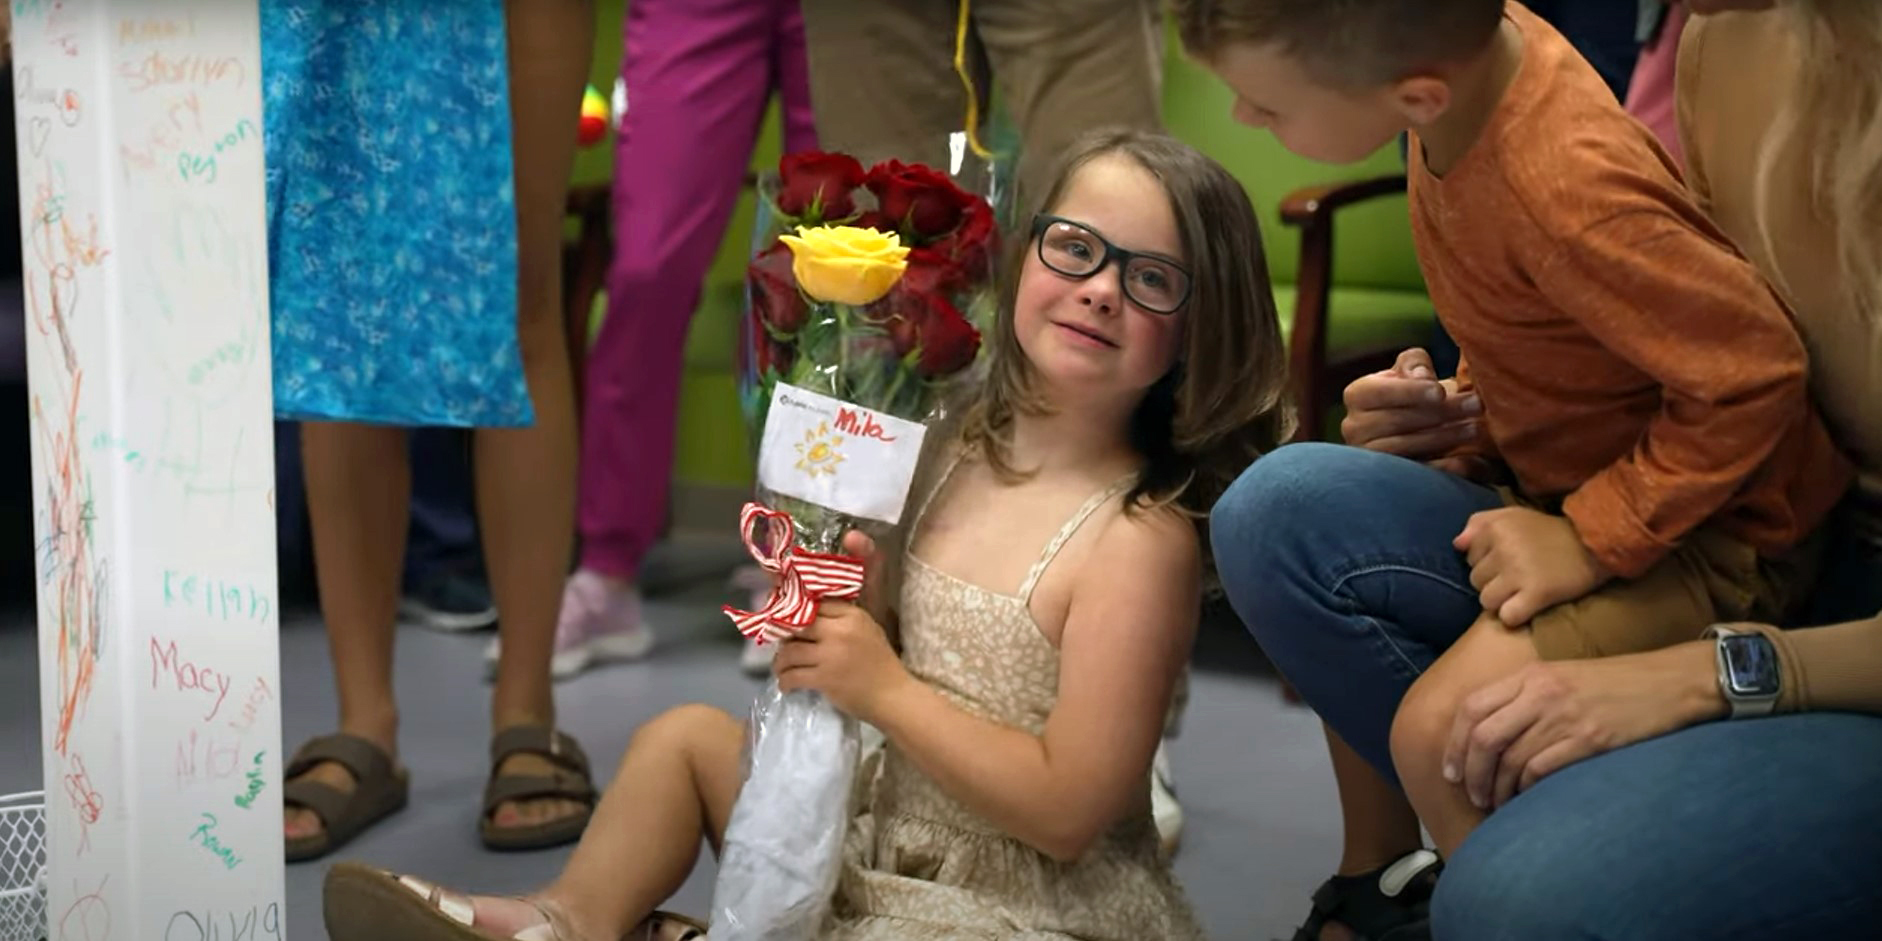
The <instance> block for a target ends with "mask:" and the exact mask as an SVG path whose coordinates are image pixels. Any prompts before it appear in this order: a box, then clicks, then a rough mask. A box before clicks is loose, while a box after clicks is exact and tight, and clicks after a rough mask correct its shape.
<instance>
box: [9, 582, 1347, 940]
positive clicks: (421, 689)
mask: <svg viewBox="0 0 1882 941" xmlns="http://www.w3.org/2000/svg"><path fill="white" fill-rule="evenodd" d="M721 600H722V599H721V597H720V596H719V593H718V592H717V591H715V590H714V589H713V588H712V587H711V585H710V583H708V584H706V585H702V586H696V587H695V588H693V589H691V590H689V591H687V592H685V593H683V594H680V595H677V596H670V597H668V598H665V599H663V600H661V601H658V602H655V603H653V604H652V605H650V612H649V614H650V617H651V618H653V619H655V623H657V624H658V625H660V628H661V631H660V633H661V637H662V640H663V643H662V645H661V647H660V649H659V650H658V651H657V653H656V655H655V657H654V658H653V659H652V660H650V661H648V662H646V663H641V664H633V665H625V666H616V667H609V668H606V669H601V670H597V671H593V672H591V673H589V674H587V675H585V676H582V677H580V678H578V679H576V680H573V681H570V682H568V683H565V684H563V686H562V687H561V689H560V703H561V709H562V713H563V722H564V724H565V726H566V727H567V728H568V729H570V730H571V731H572V732H573V733H574V734H576V735H577V736H578V737H580V738H581V740H582V742H583V743H584V745H585V746H586V747H587V749H588V751H589V753H590V755H591V756H592V757H593V758H594V760H595V761H596V762H597V764H598V765H600V766H602V767H603V768H609V767H611V765H612V763H613V761H614V760H615V759H617V758H618V756H619V755H620V754H621V750H622V749H623V748H624V747H625V746H626V744H627V739H628V736H629V735H630V733H631V732H632V731H633V729H634V728H635V726H636V725H638V724H639V723H641V722H643V721H645V720H646V719H648V718H650V717H651V716H653V715H655V714H657V713H659V712H660V711H661V710H663V709H666V708H668V707H670V706H673V705H676V704H679V703H684V702H706V703H711V704H714V705H717V706H720V707H723V708H725V709H729V710H734V711H742V710H743V709H744V708H745V707H746V706H747V705H748V703H749V700H750V697H751V695H752V693H753V691H754V689H755V686H754V684H753V682H752V681H750V680H747V679H746V678H745V677H744V676H743V675H742V674H740V673H739V672H738V670H737V667H736V661H737V657H738V650H739V648H738V645H737V638H736V637H735V636H734V635H733V634H732V633H731V631H730V629H729V627H728V625H727V624H726V622H725V620H724V618H723V617H722V616H721V615H719V614H718V608H717V605H718V603H719V602H720V601H721ZM1237 633H1238V632H1236V631H1234V630H1233V629H1232V628H1227V627H1216V628H1213V629H1210V630H1208V631H1207V632H1206V634H1205V637H1204V640H1203V642H1202V643H1201V644H1199V650H1198V656H1197V664H1198V667H1197V672H1196V674H1195V676H1194V680H1193V687H1192V689H1193V692H1192V701H1191V706H1190V710H1189V713H1188V717H1187V720H1186V722H1185V725H1184V729H1183V732H1182V735H1181V737H1180V738H1178V739H1177V740H1176V742H1175V743H1174V744H1173V745H1172V748H1171V755H1172V757H1173V759H1174V762H1175V767H1176V776H1177V783H1178V788H1179V790H1180V794H1181V797H1182V802H1183V806H1184V810H1185V812H1186V814H1187V817H1188V826H1187V827H1186V829H1185V833H1184V841H1183V847H1182V850H1181V852H1180V854H1179V855H1178V857H1177V871H1178V874H1179V875H1180V876H1181V878H1182V879H1183V882H1184V884H1185V886H1186V887H1187V888H1188V890H1189V893H1190V895H1191V897H1192V899H1193V900H1194V901H1195V903H1196V905H1197V907H1198V908H1199V909H1200V910H1201V912H1202V914H1203V917H1204V919H1205V922H1206V924H1207V925H1208V927H1209V930H1210V932H1211V936H1212V937H1215V938H1222V939H1233V941H1255V939H1266V938H1270V937H1277V936H1278V937H1286V936H1287V933H1288V931H1290V930H1291V927H1290V925H1291V923H1292V922H1293V921H1294V920H1296V919H1298V918H1299V917H1300V916H1301V915H1303V914H1304V913H1305V910H1306V904H1307V896H1308V893H1309V892H1311V891H1312V888H1313V886H1314V885H1316V884H1317V883H1318V882H1319V881H1320V879H1321V878H1323V876H1324V874H1325V873H1326V872H1327V871H1329V870H1330V867H1331V866H1332V865H1333V863H1334V861H1335V858H1336V856H1337V855H1338V849H1339V842H1338V841H1339V823H1338V816H1337V810H1336V804H1335V802H1334V798H1333V792H1332V778H1331V774H1330V773H1329V771H1328V770H1327V766H1326V757H1325V751H1324V745H1323V743H1322V740H1321V737H1320V730H1319V725H1318V723H1317V722H1316V721H1315V720H1314V718H1313V717H1312V715H1311V714H1310V713H1308V712H1306V711H1305V710H1303V709H1299V708H1296V707H1290V706H1286V705H1284V704H1283V703H1282V702H1281V698H1280V693H1279V690H1278V688H1277V686H1276V685H1275V683H1274V681H1273V680H1272V679H1270V678H1268V677H1266V676H1264V675H1262V674H1261V673H1260V672H1259V670H1258V669H1257V668H1255V667H1253V666H1252V665H1251V664H1250V663H1249V652H1248V650H1247V649H1246V645H1247V642H1246V641H1245V640H1244V639H1243V638H1241V637H1238V636H1237ZM485 636H486V635H470V636H448V635H440V634H435V633H430V632H426V631H422V630H418V629H413V628H402V629H401V636H400V638H399V641H400V646H399V662H398V684H399V692H400V695H401V708H402V711H403V719H404V759H405V761H406V763H407V764H408V765H409V766H410V767H411V770H412V774H413V793H412V806H411V807H410V808H409V809H407V810H406V811H405V812H404V813H402V814H400V815H399V816H397V817H395V818H393V819H392V820H390V821H388V822H387V823H386V824H384V825H382V826H380V827H379V828H377V829H376V830H374V831H373V832H371V833H369V834H367V835H366V836H363V837H361V838H360V839H359V840H358V841H356V842H355V843H353V844H352V845H351V846H349V847H347V848H346V850H345V851H344V852H343V853H342V854H341V855H342V856H343V857H345V858H353V859H363V860H370V861H371V862H373V863H374V864H377V865H383V866H386V867H389V868H392V869H397V870H404V871H411V872H415V873H420V874H423V875H425V876H427V877H430V878H434V879H437V880H439V881H441V882H444V883H446V884H449V885H452V886H457V887H463V888H471V889H476V890H480V891H499V892H502V891H511V892H514V891H521V890H525V889H528V888H530V887H531V886H533V885H535V884H537V883H540V882H542V881H543V880H545V879H547V878H548V877H549V876H550V875H551V874H552V873H554V872H555V871H556V869H557V867H558V866H559V865H560V864H561V863H562V861H563V860H564V859H565V858H566V855H567V854H566V851H553V852H544V853H533V854H524V855H497V854H492V853H489V852H486V851H484V850H483V849H482V848H481V846H480V845H479V844H478V842H477V838H476V832H475V815H476V810H477V802H478V798H479V794H480V792H481V788H482V787H483V776H484V772H485V765H484V761H485V758H484V743H485V735H486V731H485V728H484V727H483V726H482V725H481V723H480V721H479V720H481V718H482V716H483V715H484V709H485V706H486V703H487V687H486V686H485V685H484V683H483V680H482V676H483V670H482V663H481V661H480V651H481V648H482V646H483V644H484V643H485ZM281 645H282V662H283V665H284V676H283V677H282V688H283V691H284V692H283V696H284V714H285V720H284V721H285V726H286V728H285V734H286V737H287V739H288V742H289V744H290V745H291V744H293V743H296V742H298V741H300V740H301V739H303V738H305V737H307V736H310V735H314V734H318V733H321V732H325V731H329V730H330V729H329V727H328V726H329V723H330V722H331V721H332V716H333V715H334V698H333V691H332V686H331V683H330V680H329V675H328V666H327V664H328V661H327V654H326V647H325V638H324V636H323V635H322V633H321V630H320V625H319V622H318V621H317V620H316V619H315V618H314V617H313V616H312V615H310V614H305V613H303V614H300V615H297V616H290V618H289V619H288V622H287V624H286V626H285V627H284V628H283V630H282V636H281ZM34 656H35V654H34V646H33V637H32V631H31V625H30V623H28V621H27V617H26V615H24V614H18V615H13V616H12V617H10V618H9V619H7V621H6V622H5V623H4V624H0V755H5V756H6V758H7V760H5V761H4V762H0V793H10V792H12V791H17V790H30V789H37V788H39V787H40V786H41V782H40V780H39V776H38V775H39V763H38V760H37V756H36V748H37V743H38V730H37V725H36V722H37V718H36V717H37V712H38V695H37V691H36V686H37V682H36V672H35V668H34ZM16 756H22V757H25V758H26V759H27V760H24V761H20V760H16ZM325 868H326V865H325V863H324V862H323V863H313V864H306V865H299V866H293V867H290V868H289V869H288V883H287V884H288V928H289V931H290V932H291V933H292V934H291V936H292V937H294V938H299V939H308V938H317V937H323V936H324V932H323V931H322V930H321V924H320V902H319V893H320V880H321V877H322V875H323V873H324V872H325ZM711 884H712V878H711V871H710V858H709V857H705V858H703V859H702V862H701V865H700V867H699V868H698V869H697V870H695V871H694V873H693V875H692V878H691V879H689V880H688V882H687V883H686V886H685V888H684V889H683V890H682V891H681V892H680V894H679V896H678V897H677V898H676V899H675V900H674V902H673V907H674V908H675V909H676V910H679V911H686V912H691V913H695V914H700V915H703V914H705V913H706V911H707V903H708V901H709V894H710V891H711Z"/></svg>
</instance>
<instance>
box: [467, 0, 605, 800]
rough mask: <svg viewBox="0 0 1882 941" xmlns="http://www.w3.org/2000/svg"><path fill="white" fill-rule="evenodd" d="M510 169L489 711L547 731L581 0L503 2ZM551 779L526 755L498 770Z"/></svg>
mask: <svg viewBox="0 0 1882 941" xmlns="http://www.w3.org/2000/svg"><path fill="white" fill-rule="evenodd" d="M505 12H506V15H507V20H508V26H509V50H510V111H511V121H512V125H513V133H512V136H513V139H514V151H515V159H516V170H515V176H516V223H517V231H516V241H517V268H518V298H517V300H518V310H517V335H518V342H519V344H520V346H521V350H522V357H523V369H524V373H525V375H526V377H527V379H528V384H529V394H530V398H531V400H532V402H533V403H534V405H535V412H536V421H535V424H534V425H532V426H531V427H528V428H518V429H507V428H505V429H479V430H478V432H477V434H476V438H475V448H476V468H477V508H478V517H479V519H480V521H481V522H482V524H483V541H484V557H485V561H486V567H487V568H488V569H489V572H490V587H491V591H492V594H493V595H494V596H495V598H496V602H497V610H498V611H499V612H500V614H501V618H502V620H501V630H502V650H503V657H502V660H501V662H500V663H499V665H498V668H497V680H496V692H495V696H494V698H493V701H492V703H491V713H492V716H491V718H492V723H493V724H494V725H495V727H496V728H498V729H503V728H508V727H511V726H516V725H528V724H549V723H553V722H554V721H555V699H554V694H553V692H552V690H551V686H550V678H549V657H550V654H551V652H552V650H553V648H554V644H555V621H556V613H557V609H558V608H559V606H560V604H561V600H562V579H563V578H564V577H565V576H566V575H567V574H568V565H569V556H570V552H571V550H572V548H573V543H574V538H575V537H574V532H575V529H574V527H575V399H574V395H575V393H574V388H573V384H572V379H571V377H570V370H569V362H568V352H567V348H566V347H565V345H564V338H563V332H562V284H561V278H562V274H561V245H562V217H563V212H564V202H565V200H566V198H567V192H568V180H569V174H570V173H571V172H572V171H573V167H574V160H575V126H576V123H577V117H578V115H579V114H580V108H581V94H582V88H583V86H584V83H585V82H586V81H587V76H588V62H589V58H590V56H591V54H592V51H593V48H594V35H595V11H594V5H593V3H592V0H508V2H507V3H506V4H505ZM499 770H501V771H503V772H506V773H515V774H550V773H553V770H554V769H553V767H552V766H551V765H550V764H549V762H548V761H547V760H546V759H544V758H542V757H540V756H535V755H517V756H514V757H512V758H510V759H509V760H508V761H506V762H505V763H504V766H503V767H502V768H501V769H499ZM582 809H583V808H582V807H581V805H579V804H576V803H574V802H571V801H561V800H548V801H529V802H524V803H521V804H511V805H505V806H503V807H500V808H498V809H497V812H496V814H495V819H496V822H497V823H498V824H499V825H510V826H513V825H519V824H529V823H537V822H541V821H545V820H550V819H554V818H556V817H560V816H565V815H570V814H575V813H579V812H581V810H582Z"/></svg>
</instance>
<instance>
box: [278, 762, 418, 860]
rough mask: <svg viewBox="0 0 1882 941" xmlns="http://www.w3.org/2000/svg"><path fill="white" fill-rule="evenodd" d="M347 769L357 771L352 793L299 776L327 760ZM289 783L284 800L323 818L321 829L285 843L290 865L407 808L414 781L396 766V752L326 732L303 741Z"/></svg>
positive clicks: (330, 849) (285, 774) (283, 792)
mask: <svg viewBox="0 0 1882 941" xmlns="http://www.w3.org/2000/svg"><path fill="white" fill-rule="evenodd" d="M329 761H330V762H333V763H334V764H337V765H340V766H342V767H344V768H345V769H346V770H347V771H348V772H349V773H351V774H352V775H353V790H352V792H351V793H349V792H347V791H342V790H340V789H339V788H336V787H333V786H332V785H329V784H324V783H322V782H320V781H313V780H308V779H306V778H303V777H301V775H304V774H306V773H307V772H309V771H312V770H313V768H314V766H315V765H319V764H322V763H325V762H329ZM283 777H284V778H286V780H287V785H286V786H285V787H283V788H282V790H281V795H282V801H283V802H284V803H286V804H287V806H289V807H303V808H306V809H307V810H311V811H313V812H314V816H316V817H319V818H320V832H319V833H316V834H314V835H313V836H306V837H296V838H294V839H291V840H288V841H287V861H288V862H290V863H298V862H305V861H306V860H310V859H318V858H320V857H322V856H325V855H327V854H328V853H331V852H333V851H334V850H337V849H339V848H340V847H342V846H345V845H346V844H347V843H348V842H349V841H351V840H352V839H353V838H354V837H356V836H358V835H360V833H362V832H364V831H365V830H366V828H367V827H370V826H372V825H373V824H375V823H378V822H379V821H381V820H384V819H385V818H386V817H389V816H391V815H392V814H394V813H396V812H398V811H400V810H403V809H404V808H405V799H406V795H407V794H408V793H409V792H410V790H411V781H410V779H409V778H408V776H407V775H406V773H405V769H403V768H394V767H393V766H392V756H390V755H387V754H386V753H385V750H384V749H382V748H380V747H379V746H377V745H374V744H373V743H371V742H369V741H367V740H365V739H363V738H360V737H358V736H356V735H347V734H345V733H344V732H342V733H336V734H333V735H323V736H321V737H320V738H316V739H313V740H311V741H309V742H308V743H307V744H305V745H302V746H301V747H300V750H299V751H296V752H295V753H294V758H293V759H292V760H290V761H289V762H288V766H287V769H286V770H285V771H284V772H283Z"/></svg>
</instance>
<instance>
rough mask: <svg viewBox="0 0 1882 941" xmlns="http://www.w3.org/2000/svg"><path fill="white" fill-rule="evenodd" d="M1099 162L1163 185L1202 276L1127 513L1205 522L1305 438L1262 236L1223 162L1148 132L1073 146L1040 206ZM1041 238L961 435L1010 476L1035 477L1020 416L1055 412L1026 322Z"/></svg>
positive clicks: (1139, 434)
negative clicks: (1296, 431)
mask: <svg viewBox="0 0 1882 941" xmlns="http://www.w3.org/2000/svg"><path fill="white" fill-rule="evenodd" d="M1099 158H1116V159H1123V160H1129V161H1131V162H1132V163H1134V164H1136V165H1137V166H1139V167H1141V168H1143V169H1144V170H1145V171H1147V172H1149V173H1150V174H1151V175H1152V176H1154V177H1156V179H1157V181H1158V182H1159V183H1161V184H1162V186H1163V190H1164V192H1165V193H1166V194H1168V196H1169V201H1170V211H1171V212H1172V213H1173V214H1174V215H1175V217H1176V226H1177V231H1178V232H1179V233H1180V235H1181V237H1182V244H1183V257H1184V259H1185V260H1186V262H1187V267H1188V269H1189V270H1190V272H1191V276H1190V277H1191V288H1190V294H1189V300H1188V302H1187V303H1186V304H1185V306H1184V308H1183V311H1184V314H1185V316H1187V318H1188V322H1187V323H1186V324H1185V336H1184V339H1183V345H1182V347H1181V352H1180V353H1179V355H1178V357H1177V364H1176V366H1175V367H1174V368H1173V369H1171V371H1170V372H1169V373H1168V374H1167V375H1165V376H1164V377H1163V378H1162V379H1160V380H1158V381H1157V383H1156V384H1155V385H1154V386H1152V387H1151V388H1150V390H1149V391H1148V392H1147V393H1146V394H1145V396H1144V400H1143V402H1142V403H1140V404H1139V405H1138V406H1137V411H1136V413H1135V414H1134V415H1133V416H1132V418H1131V443H1132V445H1133V446H1134V447H1135V448H1136V449H1137V451H1138V453H1140V454H1141V455H1143V458H1144V461H1145V468H1144V473H1143V476H1142V477H1141V478H1140V479H1139V481H1138V483H1137V485H1136V487H1135V488H1133V489H1132V490H1131V492H1130V494H1129V496H1128V497H1127V499H1126V500H1125V505H1126V507H1137V506H1165V505H1167V506H1174V507H1176V508H1177V509H1179V510H1181V511H1182V512H1184V513H1185V514H1186V515H1188V516H1190V517H1192V518H1194V519H1196V520H1197V521H1198V526H1201V525H1203V524H1204V522H1205V521H1206V520H1207V518H1208V513H1209V509H1210V507H1212V506H1214V505H1215V501H1216V499H1217V498H1219V497H1220V496H1221V495H1222V492H1223V491H1224V490H1226V489H1227V488H1228V486H1229V484H1231V483H1233V482H1234V481H1235V478H1236V476H1237V475H1239V474H1240V473H1241V472H1242V470H1243V469H1244V468H1246V467H1247V466H1248V465H1249V464H1250V463H1252V462H1253V461H1254V460H1255V458H1257V457H1260V456H1261V455H1262V454H1264V453H1266V452H1268V451H1270V450H1272V449H1273V448H1275V447H1276V446H1277V445H1279V444H1280V443H1281V442H1282V441H1285V440H1286V439H1287V438H1288V436H1289V435H1290V434H1292V432H1293V425H1294V411H1293V408H1292V406H1291V404H1290V403H1289V401H1288V396H1287V375H1286V363H1287V356H1286V351H1285V348H1284V346H1283V344H1282V342H1281V327H1280V322H1279V321H1278V320H1277V318H1276V317H1275V312H1274V294H1273V290H1272V288H1271V286H1270V285H1269V283H1268V263H1267V256H1266V255H1264V254H1263V252H1262V247H1261V227H1260V224H1259V223H1258V222H1257V221H1256V219H1255V209H1254V206H1253V205H1251V204H1250V203H1249V201H1248V194H1247V192H1246V191H1245V190H1243V189H1242V185H1241V183H1239V182H1238V181H1236V179H1235V178H1234V177H1233V176H1231V175H1229V172H1228V171H1227V170H1225V169H1223V168H1222V166H1221V165H1220V164H1218V163H1216V162H1215V161H1213V160H1211V159H1209V158H1208V157H1206V156H1203V155H1202V154H1201V153H1199V152H1197V151H1196V150H1195V149H1194V148H1192V147H1190V146H1189V145H1187V144H1184V143H1182V142H1180V141H1178V140H1176V139H1174V138H1172V137H1168V136H1166V135H1163V134H1156V133H1147V132H1143V131H1135V130H1107V131H1098V132H1094V133H1092V134H1089V135H1086V136H1085V137H1084V138H1082V139H1080V140H1079V141H1078V142H1077V143H1075V144H1074V145H1072V147H1071V148H1070V149H1069V150H1068V151H1067V153H1066V155H1065V157H1064V158H1063V159H1062V161H1061V163H1060V164H1059V168H1058V172H1057V173H1056V174H1055V175H1054V176H1053V184H1052V187H1051V189H1049V190H1048V191H1047V192H1046V194H1045V197H1044V199H1043V200H1042V201H1041V202H1040V204H1039V206H1038V207H1037V211H1039V212H1048V213H1049V212H1051V211H1052V210H1053V209H1054V208H1055V207H1056V206H1057V205H1058V203H1059V202H1060V200H1061V199H1062V198H1063V196H1064V193H1065V191H1066V189H1067V188H1068V187H1069V186H1070V184H1071V181H1072V179H1073V177H1075V176H1076V175H1077V174H1078V171H1079V170H1080V169H1082V168H1083V167H1084V166H1085V165H1086V164H1088V163H1090V162H1092V161H1093V160H1097V159H1099ZM1026 219H1027V220H1030V219H1031V216H1030V215H1028V216H1027V217H1026ZM1027 231H1030V230H1027ZM1034 241H1035V239H1032V238H1027V239H1014V244H1013V245H1012V246H1011V247H1010V249H1009V255H1008V258H1007V259H1006V269H1005V278H1006V280H1005V284H1004V285H1003V287H1002V295H1003V298H1002V303H1001V305H1000V312H999V319H998V321H997V323H996V324H995V325H994V327H993V330H992V336H991V337H989V338H988V343H989V346H990V349H991V357H992V358H991V362H990V364H989V371H988V376H987V381H986V384H985V386H984V387H983V388H982V389H981V390H980V393H979V395H978V397H977V399H976V401H975V402H974V403H973V405H972V406H971V407H970V409H969V410H968V412H967V414H966V416H965V418H964V419H963V424H962V428H961V436H962V439H963V441H964V443H965V444H967V445H968V446H970V447H972V448H974V449H976V450H977V451H978V452H979V453H980V454H982V455H984V456H985V458H986V460H987V462H988V464H989V465H990V466H991V467H992V468H993V469H994V471H995V472H996V473H998V474H1000V475H1001V476H1003V477H1006V478H1008V479H1013V478H1020V477H1024V476H1025V472H1024V471H1022V470H1020V469H1019V468H1016V467H1014V466H1013V463H1012V454H1011V451H1010V448H1009V445H1010V440H1011V434H1012V429H1013V419H1014V416H1016V415H1018V414H1021V413H1025V414H1042V413H1045V412H1047V411H1049V406H1048V405H1047V404H1046V402H1045V401H1044V400H1043V399H1042V398H1041V397H1040V395H1039V393H1038V390H1037V385H1036V376H1035V374H1034V372H1033V366H1032V363H1031V362H1030V361H1029V360H1027V358H1026V354H1025V353H1024V352H1023V351H1022V350H1021V349H1020V346H1019V338H1018V335H1017V334H1016V333H1015V332H1014V327H1013V314H1014V311H1013V307H1014V301H1015V298H1016V297H1017V296H1018V293H1019V276H1020V271H1021V270H1022V269H1023V268H1024V267H1025V260H1026V253H1028V252H1030V251H1032V248H1033V242H1034ZM1205 536H1206V534H1205ZM1203 545H1205V546H1207V545H1208V541H1207V539H1206V538H1205V540H1204V542H1203Z"/></svg>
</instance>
